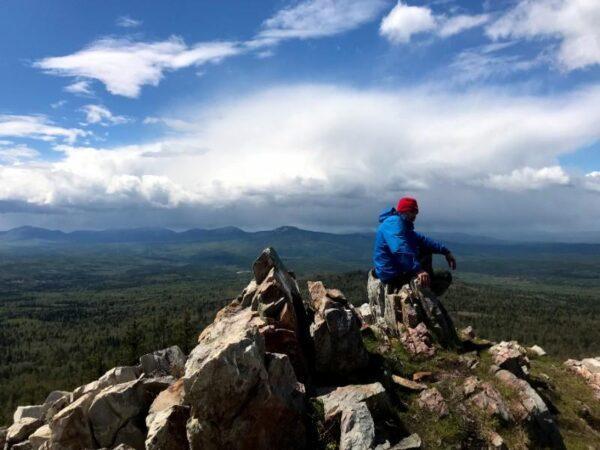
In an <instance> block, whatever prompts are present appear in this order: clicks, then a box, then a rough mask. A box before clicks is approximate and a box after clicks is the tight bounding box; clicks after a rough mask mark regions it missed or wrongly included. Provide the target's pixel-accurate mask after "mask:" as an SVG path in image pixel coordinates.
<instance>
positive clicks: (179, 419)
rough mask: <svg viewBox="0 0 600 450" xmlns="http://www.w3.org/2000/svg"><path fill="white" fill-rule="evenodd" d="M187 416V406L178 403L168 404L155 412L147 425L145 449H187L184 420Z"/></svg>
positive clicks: (185, 420) (188, 412) (188, 410)
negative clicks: (167, 406) (165, 407)
mask: <svg viewBox="0 0 600 450" xmlns="http://www.w3.org/2000/svg"><path fill="white" fill-rule="evenodd" d="M189 416H190V409H189V407H187V406H179V405H173V406H170V407H169V408H167V409H163V410H161V411H159V412H158V413H156V414H155V415H154V416H153V420H152V422H151V423H150V425H149V426H148V436H147V438H146V450H186V449H188V448H189V443H188V439H187V435H186V422H187V420H188V418H189Z"/></svg>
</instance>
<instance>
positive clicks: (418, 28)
mask: <svg viewBox="0 0 600 450" xmlns="http://www.w3.org/2000/svg"><path fill="white" fill-rule="evenodd" d="M436 26H437V24H436V20H435V18H434V17H433V13H432V12H431V9H429V8H427V7H424V6H409V5H406V4H405V3H402V2H401V1H399V2H398V4H397V5H396V6H394V8H393V9H392V10H391V11H390V12H389V14H388V15H387V16H385V17H384V18H383V20H382V21H381V26H380V27H379V32H380V34H381V35H382V36H384V37H385V38H387V39H388V40H389V41H390V42H393V43H395V44H399V43H406V42H409V41H410V38H411V36H412V35H414V34H418V33H423V32H425V31H432V30H434V29H435V28H436Z"/></svg>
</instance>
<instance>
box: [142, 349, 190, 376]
mask: <svg viewBox="0 0 600 450" xmlns="http://www.w3.org/2000/svg"><path fill="white" fill-rule="evenodd" d="M185 361H186V358H185V354H184V353H183V352H182V351H181V349H180V348H179V347H178V346H176V345H174V346H172V347H169V348H165V349H163V350H158V351H155V352H153V353H148V354H146V355H144V356H142V357H141V358H140V364H141V366H142V370H143V372H144V373H145V374H146V375H147V376H148V375H154V376H160V375H171V376H174V377H175V378H179V377H181V376H183V372H184V371H185Z"/></svg>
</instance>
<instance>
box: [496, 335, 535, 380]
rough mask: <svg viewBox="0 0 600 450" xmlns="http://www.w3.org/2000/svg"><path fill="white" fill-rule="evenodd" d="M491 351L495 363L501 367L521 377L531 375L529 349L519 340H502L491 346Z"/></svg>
mask: <svg viewBox="0 0 600 450" xmlns="http://www.w3.org/2000/svg"><path fill="white" fill-rule="evenodd" d="M489 352H490V353H491V355H492V360H493V361H494V364H495V365H496V366H498V367H500V368H501V369H505V370H508V371H509V372H512V373H513V374H515V375H516V376H517V377H519V378H526V377H527V375H529V367H530V363H529V358H527V350H525V348H524V347H522V346H521V345H519V343H518V342H517V341H508V342H507V341H502V342H500V343H499V344H496V345H494V346H492V347H490V349H489Z"/></svg>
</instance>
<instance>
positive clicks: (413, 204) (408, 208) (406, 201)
mask: <svg viewBox="0 0 600 450" xmlns="http://www.w3.org/2000/svg"><path fill="white" fill-rule="evenodd" d="M396 211H398V212H399V213H405V212H415V213H418V212H419V205H417V201H416V200H415V199H414V198H411V197H402V198H401V199H400V200H398V206H396Z"/></svg>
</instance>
